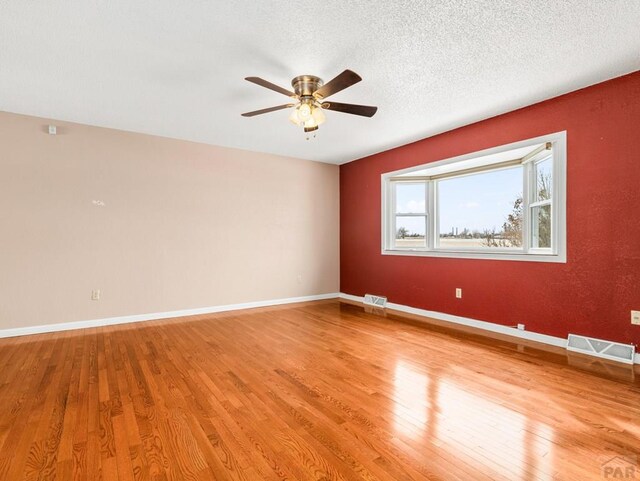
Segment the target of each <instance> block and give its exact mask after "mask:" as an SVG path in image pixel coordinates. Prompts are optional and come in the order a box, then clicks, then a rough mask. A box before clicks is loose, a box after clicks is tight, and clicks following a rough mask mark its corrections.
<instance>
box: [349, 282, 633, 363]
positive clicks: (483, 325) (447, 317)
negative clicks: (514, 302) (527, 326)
mask: <svg viewBox="0 0 640 481" xmlns="http://www.w3.org/2000/svg"><path fill="white" fill-rule="evenodd" d="M340 298H341V299H347V300H350V301H354V302H363V301H364V297H360V296H353V295H351V294H345V293H343V292H341V293H340ZM386 307H387V308H388V309H393V310H395V311H400V312H406V313H408V314H414V315H417V316H421V317H430V318H432V319H438V320H441V321H447V322H452V323H455V324H461V325H463V326H470V327H476V328H478V329H483V330H485V331H491V332H496V333H498V334H505V335H507V336H512V337H517V338H520V339H526V340H528V341H535V342H541V343H543V344H548V345H551V346H556V347H562V348H564V349H566V348H567V340H566V339H562V338H560V337H555V336H549V335H547V334H540V333H537V332H532V331H521V330H519V329H515V328H513V327H508V326H503V325H501V324H494V323H493V322H487V321H479V320H477V319H470V318H468V317H462V316H455V315H453V314H445V313H443V312H437V311H428V310H426V309H418V308H417V307H410V306H405V305H403V304H394V303H393V302H387V306H386ZM634 362H635V364H640V353H636V354H635V361H634Z"/></svg>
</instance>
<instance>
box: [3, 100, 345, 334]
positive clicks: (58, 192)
mask: <svg viewBox="0 0 640 481" xmlns="http://www.w3.org/2000/svg"><path fill="white" fill-rule="evenodd" d="M48 123H49V122H48V121H46V120H43V119H38V118H33V117H27V116H21V115H14V114H8V113H2V112H0V180H1V186H0V329H7V328H14V327H24V326H34V325H41V324H51V323H59V322H69V321H79V320H90V319H100V318H105V317H113V316H123V315H131V314H146V313H154V312H165V311H172V310H179V309H189V308H198V307H208V306H216V305H223V304H235V303H242V302H249V301H259V300H268V299H279V298H287V297H297V296H306V295H313V294H322V293H330V292H337V291H338V289H339V238H338V234H339V232H338V230H339V218H338V216H339V186H338V175H339V169H338V167H337V166H335V165H328V164H322V163H316V162H310V161H303V160H297V159H291V158H285V157H279V156H275V155H267V154H258V153H253V152H247V151H241V150H234V149H227V148H222V147H215V146H209V145H202V144H196V143H190V142H184V141H178V140H171V139H165V138H160V137H152V136H148V135H142V134H133V133H127V132H121V131H116V130H109V129H102V128H96V127H88V126H84V125H78V124H69V123H63V122H55V124H56V125H58V135H57V136H50V135H48V134H47V133H46V132H45V131H46V126H47V124H48ZM94 200H95V201H103V202H104V203H105V206H104V207H100V206H96V205H94V203H93V201H94ZM92 289H100V290H101V291H102V299H101V300H99V301H92V300H91V299H90V298H91V291H92Z"/></svg>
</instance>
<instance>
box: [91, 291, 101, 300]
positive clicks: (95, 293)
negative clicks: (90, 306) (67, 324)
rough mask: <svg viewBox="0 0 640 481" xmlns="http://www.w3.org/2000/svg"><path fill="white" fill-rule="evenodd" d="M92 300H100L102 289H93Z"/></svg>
mask: <svg viewBox="0 0 640 481" xmlns="http://www.w3.org/2000/svg"><path fill="white" fill-rule="evenodd" d="M91 300H92V301H99V300H100V289H94V290H92V291H91Z"/></svg>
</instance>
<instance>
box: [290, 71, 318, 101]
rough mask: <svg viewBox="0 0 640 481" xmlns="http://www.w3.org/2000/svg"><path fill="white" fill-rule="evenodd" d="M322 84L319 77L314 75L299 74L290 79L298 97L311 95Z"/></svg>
mask: <svg viewBox="0 0 640 481" xmlns="http://www.w3.org/2000/svg"><path fill="white" fill-rule="evenodd" d="M323 85H324V82H323V81H322V79H321V78H320V77H316V76H315V75H299V76H298V77H296V78H294V79H293V80H292V81H291V86H292V87H293V90H294V92H295V93H296V95H298V96H299V97H301V98H302V97H312V96H313V92H315V91H316V90H318V89H319V88H320V87H322V86H323Z"/></svg>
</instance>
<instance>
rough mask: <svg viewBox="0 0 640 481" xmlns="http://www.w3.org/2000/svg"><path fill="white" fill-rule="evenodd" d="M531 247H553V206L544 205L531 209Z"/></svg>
mask: <svg viewBox="0 0 640 481" xmlns="http://www.w3.org/2000/svg"><path fill="white" fill-rule="evenodd" d="M531 231H532V234H533V238H532V239H531V247H537V248H550V247H551V206H550V205H542V206H539V207H533V208H532V209H531Z"/></svg>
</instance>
